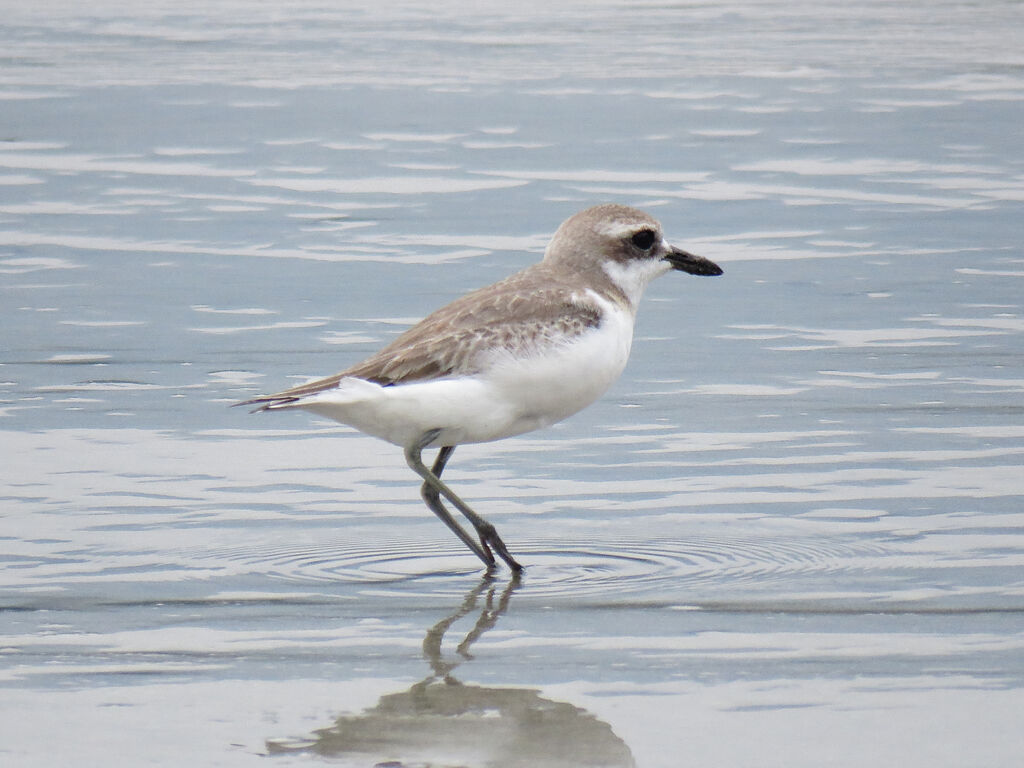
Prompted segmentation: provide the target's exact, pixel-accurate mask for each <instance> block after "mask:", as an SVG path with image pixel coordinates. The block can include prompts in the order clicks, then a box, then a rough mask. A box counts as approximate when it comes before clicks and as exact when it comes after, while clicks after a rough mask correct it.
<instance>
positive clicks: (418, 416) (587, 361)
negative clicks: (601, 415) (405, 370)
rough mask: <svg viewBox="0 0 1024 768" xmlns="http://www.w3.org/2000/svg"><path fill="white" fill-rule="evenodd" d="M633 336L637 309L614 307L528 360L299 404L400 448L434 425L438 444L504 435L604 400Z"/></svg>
mask: <svg viewBox="0 0 1024 768" xmlns="http://www.w3.org/2000/svg"><path fill="white" fill-rule="evenodd" d="M632 338H633V317H632V314H631V313H629V312H628V311H626V310H622V309H620V308H619V307H613V306H611V305H609V307H608V308H607V309H606V312H605V314H604V317H603V319H602V322H601V324H600V326H598V327H597V328H594V329H591V330H589V331H587V332H585V333H584V334H582V335H581V336H580V337H578V338H577V339H576V340H575V341H573V342H572V343H567V344H564V345H558V346H554V347H550V348H548V349H546V350H545V351H544V352H543V353H537V354H534V355H532V356H530V357H526V358H514V357H512V356H511V355H510V354H507V353H500V352H499V353H495V355H494V356H493V358H492V360H491V365H490V366H489V367H488V369H487V370H486V371H484V372H482V373H480V374H477V375H474V376H465V377H458V378H446V379H437V380H433V381H420V382H411V383H409V384H398V385H394V386H390V387H381V386H379V385H377V384H373V383H370V382H366V381H362V380H360V379H344V380H342V382H341V383H340V384H339V386H338V387H337V388H336V389H332V390H328V391H325V392H321V393H319V394H317V395H315V396H313V397H310V398H306V399H303V400H301V401H299V402H297V403H296V404H295V406H296V407H300V408H305V409H307V410H310V411H313V412H314V413H318V414H320V415H322V416H326V417H328V418H331V419H334V420H335V421H339V422H341V423H343V424H348V425H350V426H353V427H355V428H356V429H358V430H360V431H361V432H365V433H366V434H369V435H373V436H375V437H379V438H381V439H383V440H387V441H388V442H390V443H394V444H395V445H399V446H402V447H406V446H410V445H412V444H414V443H415V442H417V441H418V440H419V439H420V438H421V437H422V435H424V434H425V433H426V432H429V431H430V430H434V429H440V430H441V434H440V435H439V436H438V438H437V439H436V440H435V441H434V443H433V445H459V444H461V443H481V442H487V441H490V440H499V439H501V438H503V437H510V436H512V435H519V434H522V433H524V432H529V431H531V430H534V429H539V428H540V427H545V426H547V425H549V424H553V423H555V422H557V421H561V420H562V419H564V418H566V417H568V416H571V415H572V414H574V413H576V412H577V411H579V410H580V409H582V408H585V407H586V406H588V405H590V404H591V403H592V402H594V401H595V400H596V399H597V398H598V397H600V396H601V395H602V394H603V393H604V392H605V391H606V390H607V389H608V387H609V386H611V384H612V383H613V382H614V381H615V380H616V379H617V378H618V377H619V375H620V374H621V373H622V369H623V368H625V366H626V360H627V359H628V358H629V349H630V345H631V343H632Z"/></svg>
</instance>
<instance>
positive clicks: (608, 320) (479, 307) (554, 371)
mask: <svg viewBox="0 0 1024 768" xmlns="http://www.w3.org/2000/svg"><path fill="white" fill-rule="evenodd" d="M672 269H678V270H681V271H684V272H689V273H691V274H698V275H718V274H721V269H720V268H719V267H718V266H717V265H715V264H713V263H712V262H710V261H708V260H707V259H703V258H701V257H699V256H694V255H693V254H690V253H687V252H686V251H683V250H680V249H678V248H674V247H672V246H670V245H668V244H667V243H666V242H665V240H664V238H663V237H662V234H661V227H660V225H659V224H658V222H657V221H656V220H654V219H653V218H651V217H650V216H648V215H647V214H645V213H643V212H642V211H638V210H636V209H634V208H628V207H626V206H621V205H602V206H597V207H595V208H589V209H587V210H585V211H582V212H580V213H578V214H576V215H575V216H573V217H571V218H570V219H568V220H567V221H565V222H564V223H563V224H562V226H561V227H559V229H558V231H557V232H556V233H555V235H554V237H553V238H552V241H551V244H550V245H549V246H548V248H547V250H546V251H545V254H544V259H543V260H542V261H541V262H539V263H537V264H534V265H532V266H530V267H527V268H526V269H524V270H523V271H521V272H518V273H516V274H515V275H512V276H511V277H508V278H506V279H505V280H502V281H501V282H498V283H495V284H494V285H491V286H488V287H486V288H481V289H479V290H477V291H474V292H472V293H470V294H467V295H466V296H463V297H462V298H460V299H457V300H456V301H454V302H452V303H451V304H448V305H446V306H445V307H442V308H441V309H439V310H437V311H436V312H434V313H432V314H431V315H429V316H428V317H426V318H425V319H424V320H422V321H421V322H420V323H418V324H417V325H415V326H413V327H412V328H410V329H409V330H408V331H406V332H405V333H404V334H402V335H401V336H399V337H398V338H397V339H396V340H395V341H394V342H392V343H391V344H389V345H388V346H386V347H385V348H384V349H382V350H381V351H380V352H378V353H377V354H375V355H373V356H371V357H370V358H368V359H367V360H364V361H363V362H362V363H359V364H357V365H355V366H352V367H351V368H349V369H347V370H345V371H342V372H341V373H339V374H335V375H334V376H329V377H327V378H324V379H319V380H316V381H313V382H310V383H308V384H303V385H301V386H298V387H292V388H291V389H288V390H285V391H283V392H279V393H277V394H274V395H266V396H263V397H258V398H255V399H253V400H247V401H246V402H245V403H240V405H251V404H256V405H259V406H260V407H259V408H258V409H257V410H265V411H275V410H284V409H295V408H298V409H303V410H308V411H312V412H313V413H316V414H319V415H321V416H325V417H327V418H330V419H333V420H335V421H338V422H341V423H343V424H348V425H350V426H352V427H355V428H356V429H358V430H360V431H361V432H365V433H366V434H368V435H373V436H374V437H378V438H381V439H383V440H387V441H388V442H390V443H394V444H395V445H398V446H400V447H402V448H403V449H404V450H405V455H406V460H407V461H408V463H409V465H410V466H411V467H412V468H413V470H415V471H416V472H417V474H419V475H420V476H421V477H422V478H423V480H424V484H423V489H422V493H423V497H424V500H425V501H426V502H427V505H428V506H429V507H430V508H431V510H432V511H434V513H435V514H437V515H438V517H440V518H441V520H442V521H443V522H444V523H445V524H446V525H448V526H449V527H450V528H451V529H452V530H453V531H454V532H455V533H456V535H458V536H459V538H460V539H462V541H463V542H464V543H465V544H466V545H467V546H468V547H469V548H470V549H472V550H473V551H474V553H476V554H477V556H478V557H480V559H481V560H483V561H484V563H485V564H487V566H488V567H491V566H493V565H494V563H495V560H494V555H493V553H492V551H491V550H492V548H493V549H494V551H496V552H497V553H498V555H499V556H500V557H502V559H504V560H505V561H506V562H507V563H508V565H509V566H510V567H512V568H513V569H515V570H520V569H521V567H522V566H520V565H519V563H517V562H516V561H515V559H514V558H513V557H512V556H511V555H510V554H509V553H508V550H507V548H506V547H505V545H504V543H503V542H502V541H501V539H500V537H499V536H498V534H497V531H495V530H494V527H493V526H492V525H490V523H487V521H486V520H484V519H483V518H481V517H480V516H479V515H477V514H476V513H475V512H473V510H472V509H471V508H469V506H468V505H466V504H465V502H463V501H462V500H461V499H460V498H459V497H458V496H456V495H455V494H454V493H453V492H452V491H451V489H449V488H448V486H446V485H445V484H444V483H443V482H442V481H441V480H440V475H441V472H442V471H443V469H444V466H445V464H446V463H447V461H448V459H449V458H450V457H451V453H452V451H453V450H454V447H455V446H456V445H461V444H463V443H479V442H487V441H490V440H499V439H501V438H504V437H511V436H512V435H519V434H522V433H524V432H529V431H532V430H534V429H539V428H541V427H545V426H548V425H550V424H553V423H555V422H557V421H560V420H562V419H564V418H566V417H568V416H571V415H572V414H574V413H576V412H577V411H579V410H580V409H582V408H585V407H586V406H587V405H589V404H590V403H592V402H594V400H596V399H597V398H598V397H600V396H601V394H603V393H604V392H605V391H606V390H607V389H608V387H609V386H611V384H612V383H613V382H614V381H615V380H616V379H617V378H618V377H619V375H620V374H621V373H622V370H623V368H625V365H626V361H627V359H628V358H629V351H630V346H631V345H632V340H633V323H634V319H635V317H636V309H637V304H638V303H639V301H640V297H641V295H642V294H643V290H644V288H645V287H646V286H647V284H648V283H649V282H650V281H651V280H652V279H654V278H656V277H658V276H659V275H662V274H664V273H666V272H668V271H670V270H672ZM427 447H440V448H441V451H440V453H439V455H438V458H437V460H436V462H435V464H434V467H433V469H432V470H430V469H427V468H426V466H425V465H423V463H422V461H421V459H420V455H421V452H422V450H423V449H424V448H427ZM441 496H444V497H445V498H446V499H448V500H449V501H450V502H451V503H452V504H454V505H455V506H456V507H457V508H458V509H459V511H460V512H462V514H463V515H465V516H466V518H467V519H468V520H469V521H470V522H471V523H472V524H473V526H474V528H476V531H477V534H478V536H479V543H477V542H476V541H474V540H473V538H472V537H471V536H469V534H468V533H466V532H465V531H464V530H463V529H462V528H461V526H459V525H458V524H457V523H456V521H455V520H454V518H452V517H451V515H450V514H449V513H448V511H447V509H445V507H444V505H443V503H442V502H441V500H440V497H441Z"/></svg>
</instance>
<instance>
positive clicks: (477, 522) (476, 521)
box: [405, 430, 523, 572]
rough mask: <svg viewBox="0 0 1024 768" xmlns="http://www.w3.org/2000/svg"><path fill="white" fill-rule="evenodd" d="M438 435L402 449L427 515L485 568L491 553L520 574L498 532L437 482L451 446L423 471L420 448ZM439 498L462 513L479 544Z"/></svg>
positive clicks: (433, 432) (491, 563)
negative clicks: (419, 479) (420, 481)
mask: <svg viewBox="0 0 1024 768" xmlns="http://www.w3.org/2000/svg"><path fill="white" fill-rule="evenodd" d="M437 435H438V432H437V430H431V431H430V432H428V433H426V434H425V435H424V436H423V437H422V438H421V439H420V442H419V444H418V445H415V446H412V447H411V448H406V449H405V461H406V463H407V464H408V465H409V466H410V467H411V468H412V470H413V472H415V473H416V474H417V475H419V476H420V477H422V478H423V487H422V488H421V489H420V493H421V495H422V496H423V501H425V502H426V504H427V506H428V507H429V508H430V511H431V512H433V513H434V514H435V515H437V516H438V517H439V518H440V519H441V522H443V523H444V524H445V525H447V526H448V527H449V528H450V529H451V530H452V532H453V533H454V534H455V535H456V536H458V537H459V539H461V540H462V543H463V544H465V545H466V546H467V547H469V548H470V549H471V550H472V551H473V554H475V555H476V556H477V557H479V558H480V559H481V560H482V561H483V562H484V565H486V566H487V567H488V568H492V567H494V554H493V553H492V552H491V549H492V548H493V549H494V552H497V553H498V557H500V558H501V559H502V560H504V561H505V562H506V563H507V564H508V567H509V568H511V569H512V570H513V571H516V572H519V571H522V570H523V566H521V565H520V564H519V563H517V562H516V560H515V558H514V557H512V555H511V553H510V552H509V551H508V547H506V546H505V542H503V541H502V540H501V537H500V536H499V535H498V531H497V530H496V529H495V527H494V526H493V525H491V524H490V523H489V522H487V521H486V520H484V519H483V518H482V517H480V515H478V514H477V513H476V512H474V511H473V510H472V508H470V506H469V505H468V504H466V502H464V501H463V500H462V499H460V498H459V497H458V496H456V495H455V492H454V491H452V490H451V488H449V487H448V486H447V485H445V484H444V483H443V482H442V481H441V473H442V472H443V471H444V467H445V464H447V463H448V459H450V458H451V455H452V453H454V451H455V446H452V445H445V446H442V448H441V450H440V452H439V453H438V454H437V459H436V460H435V461H434V468H433V471H431V470H429V469H427V467H426V465H425V464H424V463H423V460H422V458H421V456H422V453H423V448H424V447H425V446H427V445H429V444H430V443H431V442H432V441H433V440H434V439H435V438H436V437H437ZM441 496H444V497H445V498H446V499H448V501H450V502H451V503H452V504H453V505H454V506H455V508H456V509H457V510H459V512H461V513H462V515H463V517H465V518H466V519H467V520H469V522H470V523H471V524H472V525H473V527H474V528H475V529H476V532H477V535H478V536H479V537H480V543H479V544H477V542H475V541H473V539H472V537H471V536H470V535H469V534H468V533H466V531H464V530H463V529H462V526H460V525H459V524H458V523H457V522H456V521H455V519H454V518H453V517H452V516H451V514H449V512H448V510H447V509H445V508H444V505H443V504H442V502H441Z"/></svg>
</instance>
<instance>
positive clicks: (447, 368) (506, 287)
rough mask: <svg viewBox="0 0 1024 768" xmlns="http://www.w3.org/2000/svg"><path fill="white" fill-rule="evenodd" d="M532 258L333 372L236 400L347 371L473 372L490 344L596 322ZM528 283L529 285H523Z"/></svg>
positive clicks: (590, 307) (287, 398)
mask: <svg viewBox="0 0 1024 768" xmlns="http://www.w3.org/2000/svg"><path fill="white" fill-rule="evenodd" d="M543 267H544V265H543V264H536V265H534V266H533V267H530V268H528V269H526V270H523V271H522V272H519V273H517V274H515V275H512V276H511V277H508V278H506V279H505V280H502V281H501V282H499V283H495V284H494V285H491V286H488V287H486V288H481V289H479V290H477V291H473V292H472V293H468V294H466V295H465V296H463V297H461V298H459V299H456V300H455V301H453V302H452V303H451V304H448V305H446V306H444V307H442V308H441V309H439V310H437V311H436V312H434V313H432V314H430V315H428V316H427V317H425V318H424V319H423V320H421V321H420V322H419V323H417V324H416V325H414V326H413V327H412V328H410V329H409V330H407V331H406V332H405V333H403V334H402V335H401V336H399V337H398V338H397V339H395V340H394V341H392V342H391V343H390V344H388V345H387V346H386V347H384V348H383V349H381V350H380V351H379V352H377V353H375V354H373V355H371V356H370V357H368V358H367V359H365V360H363V361H362V362H361V363H357V364H356V365H354V366H352V367H351V368H348V369H346V370H344V371H342V372H340V373H337V374H334V375H333V376H327V377H325V378H322V379H317V380H316V381H311V382H308V383H306V384H300V385H299V386H296V387H292V388H290V389H286V390H284V391H282V392H278V393H276V394H273V395H265V396H262V397H258V398H255V399H253V400H247V401H245V402H244V403H238V405H257V404H258V405H261V408H259V409H257V410H267V409H270V408H275V407H282V406H286V405H290V404H292V403H294V402H296V401H298V400H299V399H301V398H303V397H308V396H309V395H314V394H316V393H318V392H323V391H324V390H328V389H332V388H334V387H336V386H338V383H339V382H340V381H341V380H342V379H344V378H348V377H355V378H359V379H364V380H366V381H372V382H374V383H377V384H380V385H382V386H390V385H393V384H405V383H408V382H413V381H423V380H427V379H436V378H442V377H445V376H465V375H472V374H475V373H479V372H480V371H481V369H482V366H484V365H486V362H487V360H488V359H489V358H490V356H492V355H493V354H494V352H495V351H496V350H501V349H505V348H511V349H514V350H516V351H517V352H520V353H523V354H530V353H531V352H533V351H536V350H539V349H542V348H544V347H545V346H548V345H552V344H558V343H564V341H565V339H566V338H572V337H573V336H576V335H578V334H581V333H583V332H584V331H586V330H587V329H589V328H594V327H596V326H597V325H598V324H599V323H600V310H599V308H598V306H597V304H596V303H595V302H593V300H591V299H589V298H588V297H587V296H585V295H581V294H580V292H579V290H578V289H577V288H573V287H572V286H569V285H568V284H566V283H565V282H564V281H561V280H558V279H549V280H542V281H540V282H539V285H540V287H538V280H537V278H538V277H553V276H550V275H547V276H545V275H538V274H537V273H538V272H543V271H545V270H544V269H543ZM527 286H529V287H528V288H527Z"/></svg>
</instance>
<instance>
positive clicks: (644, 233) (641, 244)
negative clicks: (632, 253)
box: [630, 229, 657, 251]
mask: <svg viewBox="0 0 1024 768" xmlns="http://www.w3.org/2000/svg"><path fill="white" fill-rule="evenodd" d="M656 238H657V235H655V234H654V230H651V229H641V230H640V231H639V232H637V233H636V234H635V235H633V237H631V238H630V240H631V241H632V243H633V245H635V246H636V247H637V248H639V249H640V250H641V251H646V250H648V249H649V248H650V247H651V246H652V245H654V241H655V239H656Z"/></svg>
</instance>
